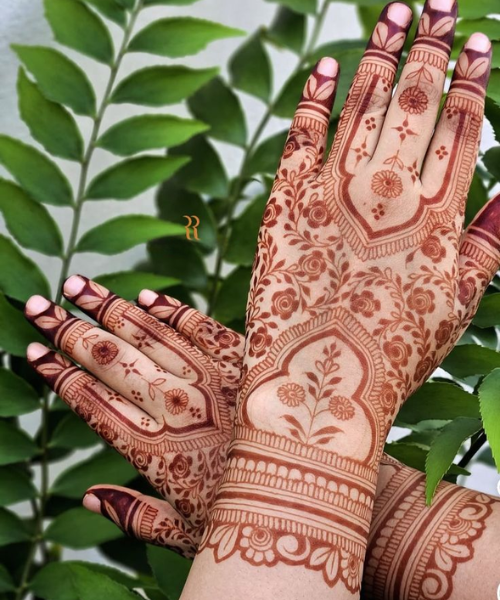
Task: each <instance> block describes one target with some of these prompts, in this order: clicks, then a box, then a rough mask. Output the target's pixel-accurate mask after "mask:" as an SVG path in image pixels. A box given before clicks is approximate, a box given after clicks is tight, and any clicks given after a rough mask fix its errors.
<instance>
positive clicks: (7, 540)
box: [0, 442, 30, 546]
mask: <svg viewBox="0 0 500 600" xmlns="http://www.w3.org/2000/svg"><path fill="white" fill-rule="evenodd" d="M0 443H1V442H0ZM29 539H30V534H29V532H28V530H27V528H26V525H25V524H24V523H23V522H22V521H21V519H20V518H19V517H18V516H17V515H15V514H14V513H12V512H10V510H6V509H5V508H0V546H7V545H8V544H14V543H16V542H24V541H26V540H29Z"/></svg>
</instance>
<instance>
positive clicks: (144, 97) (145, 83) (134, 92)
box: [111, 65, 219, 106]
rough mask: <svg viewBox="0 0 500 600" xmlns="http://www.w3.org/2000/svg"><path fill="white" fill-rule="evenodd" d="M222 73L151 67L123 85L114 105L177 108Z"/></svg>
mask: <svg viewBox="0 0 500 600" xmlns="http://www.w3.org/2000/svg"><path fill="white" fill-rule="evenodd" d="M218 72H219V70H218V69H188V68H187V67H181V66H177V65H171V66H157V67H148V68H146V69H141V70H140V71H136V72H135V73H132V75H129V76H128V77H126V78H125V79H124V80H123V81H121V82H120V83H119V84H118V86H117V87H116V90H115V91H114V93H113V95H112V98H111V102H114V103H115V104H122V103H125V102H129V103H132V104H142V105H143V106H164V105H165V104H176V103H177V102H180V101H181V100H184V99H185V98H187V97H189V96H191V94H194V92H196V90H198V89H199V88H201V87H202V86H203V85H205V83H207V81H210V79H212V77H215V76H216V75H217V73H218Z"/></svg>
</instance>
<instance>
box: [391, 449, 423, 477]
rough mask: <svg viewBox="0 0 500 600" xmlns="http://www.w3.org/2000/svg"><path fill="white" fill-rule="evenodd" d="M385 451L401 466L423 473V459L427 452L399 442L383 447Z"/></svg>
mask: <svg viewBox="0 0 500 600" xmlns="http://www.w3.org/2000/svg"><path fill="white" fill-rule="evenodd" d="M385 451H386V452H387V454H388V455H389V456H392V457H393V458H395V459H396V460H399V461H400V462H402V463H403V464H405V465H407V466H408V467H411V468H412V469H417V471H422V473H424V472H425V459H426V457H427V451H426V450H425V449H424V448H422V447H421V446H417V445H415V444H406V443H401V442H392V443H390V444H386V445H385Z"/></svg>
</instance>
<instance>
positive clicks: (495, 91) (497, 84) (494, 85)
mask: <svg viewBox="0 0 500 600" xmlns="http://www.w3.org/2000/svg"><path fill="white" fill-rule="evenodd" d="M488 96H489V97H490V98H492V99H493V100H494V101H495V102H496V103H497V104H500V69H491V73H490V80H489V82H488Z"/></svg>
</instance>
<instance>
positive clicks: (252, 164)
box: [245, 131, 288, 176]
mask: <svg viewBox="0 0 500 600" xmlns="http://www.w3.org/2000/svg"><path fill="white" fill-rule="evenodd" d="M287 136H288V132H287V131H281V132H280V133H276V134H275V135H273V136H271V137H270V138H268V139H267V140H264V141H263V142H262V143H261V144H260V146H258V147H257V148H256V150H255V152H254V153H253V154H252V156H251V157H250V160H249V161H248V164H247V166H246V171H245V173H246V175H247V176H250V175H253V174H254V173H271V174H274V173H276V170H277V168H278V164H279V161H280V157H281V154H282V152H283V148H284V147H285V142H286V138H287Z"/></svg>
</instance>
